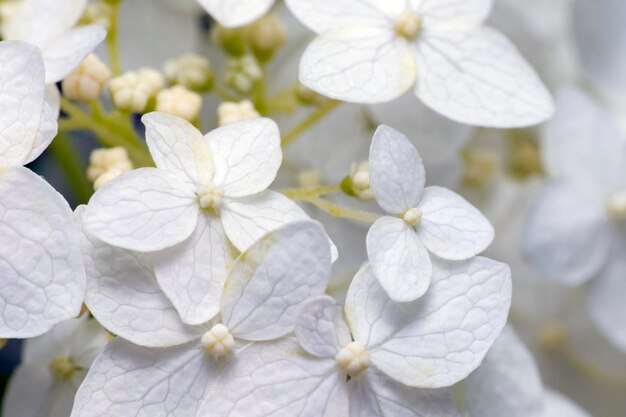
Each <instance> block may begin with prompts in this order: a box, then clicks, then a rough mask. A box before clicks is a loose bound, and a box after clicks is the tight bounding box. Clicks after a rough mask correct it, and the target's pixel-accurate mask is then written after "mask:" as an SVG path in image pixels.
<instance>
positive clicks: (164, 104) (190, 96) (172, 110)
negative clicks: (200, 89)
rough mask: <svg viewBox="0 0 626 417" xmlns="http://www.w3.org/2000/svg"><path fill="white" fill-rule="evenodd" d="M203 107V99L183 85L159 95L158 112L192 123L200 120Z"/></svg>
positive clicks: (157, 101) (163, 91)
mask: <svg viewBox="0 0 626 417" xmlns="http://www.w3.org/2000/svg"><path fill="white" fill-rule="evenodd" d="M201 107H202V97H201V96H200V95H199V94H197V93H194V92H193V91H189V90H187V89H186V88H185V87H183V86H182V85H176V86H174V87H171V88H167V89H165V90H162V91H161V92H159V94H157V99H156V109H157V111H162V112H165V113H169V114H173V115H175V116H178V117H182V118H183V119H185V120H187V121H190V122H192V121H194V120H197V119H198V116H199V115H200V109H201Z"/></svg>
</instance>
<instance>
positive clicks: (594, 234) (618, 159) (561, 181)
mask: <svg viewBox="0 0 626 417" xmlns="http://www.w3.org/2000/svg"><path fill="white" fill-rule="evenodd" d="M543 151H544V159H545V163H546V168H547V170H548V172H549V173H550V175H551V181H550V182H549V183H548V184H547V185H546V187H545V189H544V190H543V192H542V193H541V195H539V197H538V198H537V201H536V203H535V205H534V207H533V209H532V210H531V212H530V215H529V219H528V223H527V232H526V235H525V239H524V250H525V252H526V254H527V256H528V258H529V261H530V262H531V263H532V265H533V266H534V267H535V268H536V269H537V271H538V272H540V273H541V274H542V275H543V276H545V277H546V278H549V279H552V280H555V281H557V282H561V283H564V284H567V285H579V284H582V283H586V282H589V281H590V280H592V278H594V279H593V281H592V282H590V284H589V287H588V291H587V303H588V306H589V311H590V313H591V316H592V318H593V319H594V320H595V321H596V323H597V324H598V326H599V327H600V329H601V330H602V331H603V332H604V333H605V334H606V335H607V337H608V338H609V339H610V340H612V341H613V343H615V344H616V345H617V346H618V347H620V348H621V349H623V350H626V321H624V318H625V317H626V307H625V306H626V304H624V303H623V300H622V294H624V293H625V292H626V281H625V280H623V279H622V274H623V271H624V270H626V269H625V268H626V264H625V262H626V256H625V255H626V241H625V239H626V235H625V229H624V222H625V221H626V199H625V198H624V196H625V195H626V194H625V193H626V141H625V140H624V138H622V137H620V135H619V134H618V132H617V131H616V130H615V129H614V126H613V124H612V123H611V120H610V117H609V115H608V114H606V113H605V112H603V111H602V109H600V108H599V107H597V106H596V105H595V104H594V103H593V102H592V101H591V100H590V99H589V98H587V97H586V96H585V95H584V94H582V93H581V92H579V91H577V90H574V89H566V90H563V91H561V93H560V94H559V98H558V113H557V116H556V117H555V119H554V120H552V122H551V123H550V125H549V128H548V131H547V134H546V137H545V142H544V148H543Z"/></svg>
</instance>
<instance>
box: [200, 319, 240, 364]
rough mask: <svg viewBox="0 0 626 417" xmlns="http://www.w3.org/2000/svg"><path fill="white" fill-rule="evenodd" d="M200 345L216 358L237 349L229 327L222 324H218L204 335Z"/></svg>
mask: <svg viewBox="0 0 626 417" xmlns="http://www.w3.org/2000/svg"><path fill="white" fill-rule="evenodd" d="M200 343H201V344H202V346H203V347H204V348H205V349H206V350H207V352H209V353H210V354H211V355H212V356H213V357H214V358H219V357H220V356H224V355H226V354H227V353H229V352H231V351H232V350H233V348H234V347H235V339H234V338H233V336H232V335H231V334H230V331H229V330H228V327H226V326H224V325H223V324H221V323H220V324H216V325H215V326H213V327H212V328H211V330H209V331H208V332H206V333H205V334H203V335H202V339H201V340H200Z"/></svg>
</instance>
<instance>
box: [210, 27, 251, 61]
mask: <svg viewBox="0 0 626 417" xmlns="http://www.w3.org/2000/svg"><path fill="white" fill-rule="evenodd" d="M211 37H212V39H213V42H215V43H216V44H217V45H218V46H219V47H221V48H222V49H223V50H224V51H225V52H226V53H227V54H228V55H230V56H233V57H239V56H242V55H243V54H245V53H246V31H245V28H225V27H223V26H220V25H217V26H216V27H215V29H213V34H212V36H211Z"/></svg>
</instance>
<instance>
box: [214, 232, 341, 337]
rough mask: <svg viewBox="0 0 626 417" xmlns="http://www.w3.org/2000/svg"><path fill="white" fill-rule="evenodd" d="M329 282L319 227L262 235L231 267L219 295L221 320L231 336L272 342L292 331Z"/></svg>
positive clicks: (325, 241) (325, 244)
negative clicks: (298, 319)
mask: <svg viewBox="0 0 626 417" xmlns="http://www.w3.org/2000/svg"><path fill="white" fill-rule="evenodd" d="M329 277H330V248H329V245H328V239H327V237H326V234H325V233H324V230H323V228H322V226H321V225H320V224H319V223H316V222H313V221H308V220H305V221H298V222H293V223H290V224H288V225H286V226H283V227H281V228H279V229H277V230H275V231H273V232H271V233H268V234H266V235H265V236H263V237H262V238H261V239H259V240H258V241H257V242H256V243H255V244H254V245H252V246H251V247H250V248H249V249H248V250H247V251H245V252H244V253H242V254H241V256H240V257H239V258H238V259H237V261H236V262H235V265H233V268H232V269H231V272H230V274H229V276H228V279H227V281H226V285H225V287H224V293H223V296H222V320H223V323H224V324H225V325H226V326H227V327H228V328H229V330H230V332H231V333H232V334H233V336H236V337H238V338H241V339H245V340H271V339H275V338H277V337H280V336H283V335H285V334H287V333H289V332H290V331H292V330H293V326H294V324H295V321H296V318H297V317H298V314H299V313H300V310H301V309H302V306H303V305H304V304H305V303H306V301H307V300H308V298H309V297H314V296H317V295H321V294H323V292H324V289H325V288H326V285H327V284H328V279H329Z"/></svg>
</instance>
